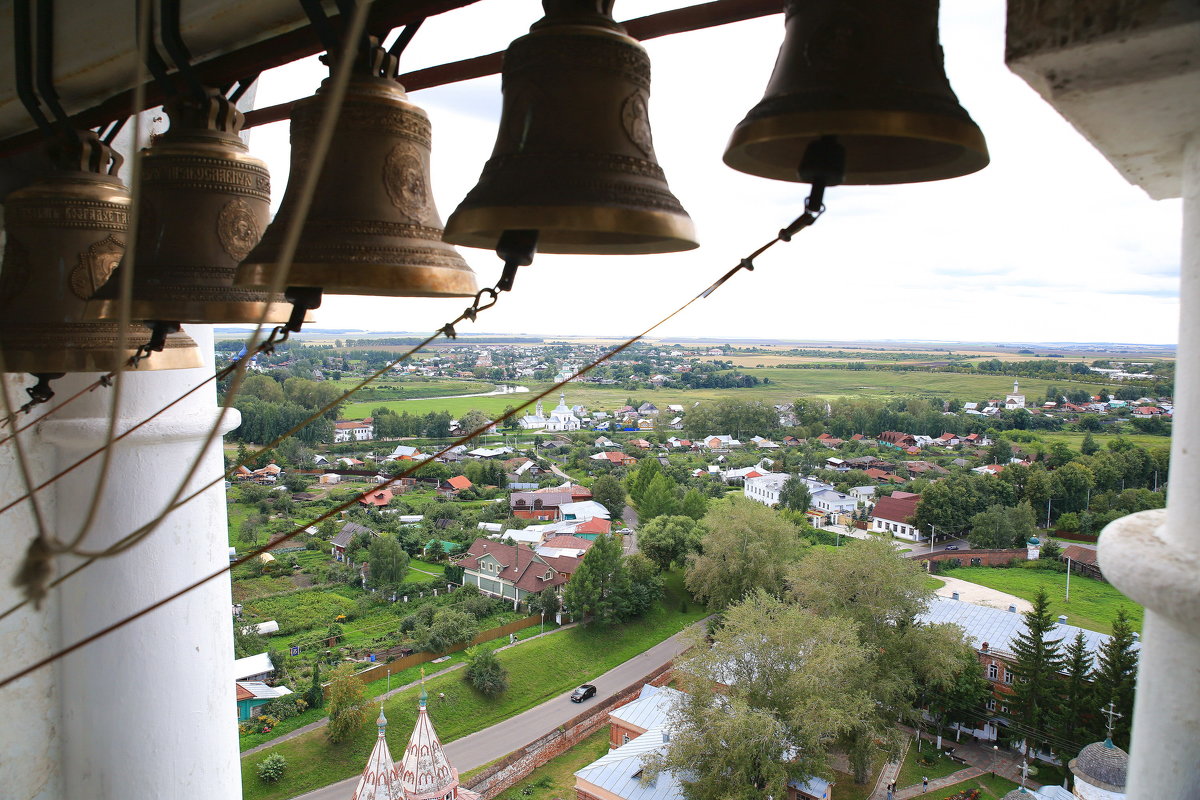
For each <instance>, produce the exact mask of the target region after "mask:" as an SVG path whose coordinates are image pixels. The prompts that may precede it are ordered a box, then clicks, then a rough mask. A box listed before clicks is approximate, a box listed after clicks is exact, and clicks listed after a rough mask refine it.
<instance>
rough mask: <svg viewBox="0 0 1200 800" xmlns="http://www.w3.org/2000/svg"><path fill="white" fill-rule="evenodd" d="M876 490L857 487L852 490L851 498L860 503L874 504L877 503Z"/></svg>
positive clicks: (870, 487)
mask: <svg viewBox="0 0 1200 800" xmlns="http://www.w3.org/2000/svg"><path fill="white" fill-rule="evenodd" d="M875 489H876V487H874V486H855V487H854V488H852V489H851V490H850V496H851V497H853V498H854V499H855V500H857V501H858V502H860V503H873V502H875Z"/></svg>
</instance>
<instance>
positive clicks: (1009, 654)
mask: <svg viewBox="0 0 1200 800" xmlns="http://www.w3.org/2000/svg"><path fill="white" fill-rule="evenodd" d="M918 619H919V620H920V621H921V622H923V623H925V624H928V625H937V624H952V625H958V626H959V627H961V628H962V629H963V631H964V632H965V633H966V635H967V639H968V640H970V642H971V643H972V645H973V646H974V647H975V652H976V655H977V656H978V657H979V662H980V663H981V664H982V665H983V669H984V675H985V676H986V677H987V679H988V680H989V681H990V682H991V685H992V697H991V698H990V699H989V700H988V701H987V703H986V706H987V710H988V711H989V712H992V716H991V718H990V719H988V720H987V721H986V722H985V723H984V724H983V725H981V726H980V727H978V728H975V729H968V728H964V729H963V732H964V733H973V734H974V735H975V736H977V737H979V738H981V739H989V740H991V739H995V738H996V736H997V733H998V732H999V731H1000V730H1001V729H1003V728H1005V727H1007V725H1008V720H1007V719H1006V717H1007V715H1008V713H1009V709H1008V706H1007V700H1008V698H1009V697H1010V696H1011V694H1012V684H1013V681H1014V680H1015V678H1016V676H1015V675H1014V674H1013V672H1012V665H1013V664H1014V663H1015V661H1016V656H1015V655H1014V654H1013V650H1012V647H1013V642H1014V641H1015V640H1016V638H1017V637H1018V636H1020V635H1021V634H1023V633H1025V631H1026V627H1025V616H1024V615H1023V614H1019V613H1017V608H1016V606H1009V607H1008V610H1007V611H1005V610H1003V609H999V608H990V607H988V606H979V605H974V604H972V603H967V602H964V601H962V600H955V599H953V598H949V597H941V596H935V597H934V598H933V599H932V601H931V602H930V605H929V610H928V611H925V612H924V613H922V614H920V615H918ZM1078 633H1083V638H1084V644H1085V646H1086V647H1087V650H1088V652H1089V653H1091V654H1092V656H1093V657H1094V656H1096V655H1097V654H1098V653H1099V651H1100V647H1101V646H1102V645H1103V644H1104V643H1105V642H1106V641H1108V639H1109V637H1108V635H1106V634H1103V633H1097V632H1096V631H1091V630H1088V629H1087V628H1077V627H1075V626H1074V625H1068V624H1067V618H1066V617H1065V616H1060V617H1059V618H1058V623H1057V624H1056V625H1055V626H1054V629H1053V630H1051V631H1048V632H1047V634H1046V641H1056V640H1057V641H1061V642H1062V643H1063V645H1064V646H1065V645H1066V644H1068V643H1069V642H1071V641H1072V640H1074V639H1075V636H1076V634H1078ZM1134 649H1138V650H1140V649H1141V643H1140V642H1135V643H1134ZM1013 738H1015V739H1017V740H1019V739H1020V736H1019V735H1015V736H1014V737H1013Z"/></svg>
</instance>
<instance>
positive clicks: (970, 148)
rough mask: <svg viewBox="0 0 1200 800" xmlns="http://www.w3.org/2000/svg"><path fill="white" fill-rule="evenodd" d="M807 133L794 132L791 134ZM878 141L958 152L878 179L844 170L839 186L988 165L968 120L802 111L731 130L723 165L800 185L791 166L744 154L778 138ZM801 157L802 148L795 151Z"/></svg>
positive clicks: (931, 176) (959, 173)
mask: <svg viewBox="0 0 1200 800" xmlns="http://www.w3.org/2000/svg"><path fill="white" fill-rule="evenodd" d="M797 130H800V131H807V132H805V133H797V132H796V131H797ZM825 135H832V136H880V137H889V138H895V139H914V140H923V141H932V142H937V143H940V144H947V145H954V146H957V147H960V148H961V149H962V152H961V154H960V155H959V156H958V157H957V158H953V159H950V160H948V161H945V162H942V163H940V164H938V165H931V166H929V167H926V168H922V169H919V170H918V169H906V170H897V171H896V172H895V173H876V174H878V175H880V176H881V178H882V179H876V178H872V179H870V180H865V179H863V178H861V177H858V176H856V174H855V173H853V172H849V171H847V173H846V176H845V178H844V179H843V180H842V182H841V183H842V185H873V186H874V185H889V184H897V183H920V182H924V181H935V180H946V179H949V178H960V177H963V176H965V175H970V174H972V173H975V172H978V171H979V170H981V169H983V168H984V167H986V166H987V165H988V164H989V163H990V162H991V157H990V155H989V154H988V149H987V141H986V139H985V138H984V135H983V131H982V130H980V128H979V126H978V125H976V124H975V122H974V121H973V120H971V119H969V118H968V119H965V120H964V119H958V118H955V117H948V116H945V115H942V114H929V113H923V112H916V111H895V110H846V111H803V112H795V113H791V114H779V115H776V116H771V117H765V118H761V119H755V120H750V119H744V120H742V121H741V122H740V123H738V125H737V127H735V128H734V129H733V133H732V134H731V135H730V137H729V143H728V144H727V145H726V146H725V153H724V155H723V156H722V160H723V161H724V162H725V164H726V165H727V166H729V167H731V168H733V169H735V170H737V171H738V172H743V173H746V174H748V175H756V176H758V177H760V178H770V179H773V180H782V181H791V182H794V183H802V182H803V181H802V180H801V178H800V176H799V174H798V173H797V169H798V168H799V166H800V159H799V157H798V158H797V160H796V166H795V167H792V168H790V169H785V168H783V167H779V166H777V165H774V164H770V163H767V162H765V161H762V160H760V159H756V158H751V157H750V156H748V154H747V152H746V149H747V148H748V147H750V146H753V145H756V144H762V143H766V142H771V141H779V140H782V139H789V138H790V139H794V140H797V141H798V142H803V141H814V140H816V139H818V138H820V137H821V136H825ZM797 150H798V151H799V152H800V155H801V156H802V155H803V148H800V147H797Z"/></svg>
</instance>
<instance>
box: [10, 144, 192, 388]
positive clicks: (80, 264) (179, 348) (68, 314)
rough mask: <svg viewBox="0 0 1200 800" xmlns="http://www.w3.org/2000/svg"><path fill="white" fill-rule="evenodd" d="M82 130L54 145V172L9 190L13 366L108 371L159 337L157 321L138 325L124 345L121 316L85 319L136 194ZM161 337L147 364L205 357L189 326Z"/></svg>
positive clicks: (174, 365)
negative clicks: (154, 335)
mask: <svg viewBox="0 0 1200 800" xmlns="http://www.w3.org/2000/svg"><path fill="white" fill-rule="evenodd" d="M76 136H77V138H76V141H73V142H70V143H68V144H67V145H66V146H65V147H64V148H63V149H62V150H60V151H58V152H57V153H56V154H55V158H54V160H55V163H56V166H57V167H58V169H57V170H56V171H55V172H53V173H52V174H50V176H49V177H47V178H45V179H43V180H40V181H38V182H36V183H34V184H31V185H30V186H26V187H24V188H22V189H18V190H16V191H14V192H12V193H11V194H9V195H8V197H6V198H5V199H4V223H5V233H6V237H7V238H6V241H5V245H4V265H3V268H2V269H0V350H2V351H3V354H4V365H5V369H6V370H7V371H9V372H31V373H34V374H44V373H56V372H109V371H112V370H115V369H118V368H120V367H121V366H122V365H123V364H125V363H126V362H127V361H128V360H129V358H130V357H131V356H133V355H134V354H135V352H137V349H138V348H140V347H143V346H146V345H149V344H150V343H151V332H150V329H148V328H147V327H146V326H145V325H141V324H131V325H129V326H128V328H127V329H126V339H125V348H124V349H123V350H117V334H118V331H119V328H118V324H119V323H116V322H112V321H85V320H84V318H83V311H84V305H85V304H86V302H87V301H88V300H89V299H91V297H92V296H93V295H94V294H95V293H96V291H97V290H98V289H99V288H100V287H101V286H103V285H104V283H105V282H106V281H107V280H108V279H109V277H110V276H111V275H112V273H113V270H115V269H116V267H117V264H118V262H120V260H121V257H122V256H123V255H124V253H125V237H126V234H127V232H128V227H129V205H130V199H129V191H128V190H127V189H126V188H125V186H124V185H123V184H122V183H121V181H120V179H119V178H117V176H116V171H117V169H118V168H119V166H120V163H121V159H120V156H118V155H116V154H115V153H113V152H112V151H111V150H110V149H109V148H108V147H107V145H105V144H103V143H102V142H101V141H100V140H99V138H98V137H97V136H96V135H95V134H94V133H92V132H91V131H79V132H78V133H77V134H76ZM110 163H111V164H112V166H111V168H110V167H109V164H110ZM163 345H164V346H163V349H162V351H161V352H156V353H154V354H153V355H152V356H151V357H149V358H147V359H145V360H144V361H141V363H140V365H139V369H184V368H189V367H199V366H201V365H202V360H201V358H200V351H199V349H198V348H197V347H196V343H195V342H193V341H192V339H191V337H189V336H188V335H187V334H184V333H170V334H168V335H167V336H166V339H165V341H164V342H163Z"/></svg>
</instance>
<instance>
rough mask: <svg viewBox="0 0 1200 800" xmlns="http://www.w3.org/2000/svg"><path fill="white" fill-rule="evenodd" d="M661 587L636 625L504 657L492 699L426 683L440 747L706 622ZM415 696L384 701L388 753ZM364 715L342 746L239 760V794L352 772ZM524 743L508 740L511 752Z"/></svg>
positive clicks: (365, 741)
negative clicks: (269, 776) (279, 774)
mask: <svg viewBox="0 0 1200 800" xmlns="http://www.w3.org/2000/svg"><path fill="white" fill-rule="evenodd" d="M667 583H668V591H667V594H666V596H665V597H664V601H663V604H662V605H661V606H660V607H658V608H657V609H655V610H654V611H652V612H651V613H649V614H648V615H647V616H646V617H644V618H642V619H640V620H635V621H633V622H631V623H628V624H626V625H621V626H615V627H613V628H610V629H608V630H597V629H595V628H591V627H576V628H571V629H568V630H566V631H563V632H562V633H559V634H555V635H553V636H546V637H543V638H540V639H535V640H533V641H530V642H527V643H526V644H523V645H521V646H520V647H517V648H514V649H512V650H507V651H505V652H504V653H502V654H501V655H500V662H501V663H502V664H503V665H504V667H505V668H506V669H507V670H508V676H509V687H508V690H507V691H506V692H505V693H504V694H503V695H501V696H500V697H499V698H497V699H494V700H489V699H487V698H485V697H483V696H482V695H480V694H479V693H477V692H476V691H475V690H474V689H472V688H471V686H470V685H469V684H467V683H466V682H465V681H464V679H463V673H462V671H461V670H459V671H456V672H453V673H451V674H449V675H444V676H442V677H440V678H434V679H431V680H429V681H428V682H427V690H428V692H429V694H430V696H431V697H435V698H436V697H437V696H438V693H439V692H444V693H445V695H446V699H445V700H444V701H437V700H435V701H433V702H432V703H431V704H430V708H429V713H430V717H431V718H432V719H433V722H434V724H435V725H436V726H437V731H438V734H439V735H440V736H441V738H442V741H443V742H449V741H453V740H455V739H458V738H460V737H462V736H466V735H467V734H469V733H474V732H475V731H478V730H482V729H483V728H486V727H489V726H491V725H494V724H496V723H497V722H500V721H502V720H505V719H508V718H509V717H511V716H514V715H516V714H519V713H520V712H522V711H525V710H527V709H529V708H532V707H533V706H536V705H538V704H539V703H542V702H544V701H546V700H548V699H550V698H551V697H554V696H556V695H559V694H561V693H563V692H566V691H568V690H569V689H571V688H573V687H574V686H577V685H579V684H580V683H585V682H587V681H588V680H591V679H593V678H595V677H596V676H598V675H600V674H602V673H604V672H606V671H608V670H609V669H611V668H613V667H615V666H616V665H617V664H620V663H622V662H624V661H627V660H629V659H630V658H632V657H634V656H635V655H637V654H639V653H642V652H644V651H645V650H647V649H649V648H650V647H652V646H653V645H655V644H657V643H659V642H661V641H662V640H664V639H666V638H667V637H669V636H670V635H672V634H674V633H676V632H678V631H680V630H682V629H683V628H684V627H686V626H687V625H689V624H691V623H693V622H695V621H697V620H699V619H702V618H703V617H704V616H705V612H704V610H703V609H702V608H701V607H700V606H699V604H697V603H693V602H689V603H688V612H687V613H681V612H680V600H681V598H680V595H679V594H678V592H679V591H680V585H681V583H682V575H681V574H680V573H678V572H676V573H672V574H671V575H669V576H668V581H667ZM393 680H398V681H403V680H404V678H403V677H401V676H397V677H396V678H394V679H393ZM418 692H419V690H418V689H416V688H414V689H409V690H407V691H405V692H401V693H399V694H397V695H396V696H395V697H393V698H392V699H391V700H389V701H388V702H387V703H386V706H385V708H386V713H387V717H388V719H389V720H390V724H389V726H388V744H389V746H390V747H391V749H392V752H393V753H398V752H402V751H403V749H404V746H405V745H406V743H407V742H408V737H409V735H410V734H411V732H412V727H413V724H414V723H415V721H416V713H417V694H418ZM367 717H368V718H367V719H364V722H363V725H362V729H361V730H360V731H359V733H358V734H357V735H356V736H354V737H352V738H351V739H349V740H348V741H345V742H342V743H340V744H337V745H333V744H330V743H329V742H328V741H327V740H326V738H325V734H324V731H314V732H313V733H310V734H307V735H305V736H300V737H297V738H295V739H292V740H290V741H287V742H281V743H280V744H278V745H276V746H274V747H272V748H270V749H269V750H267V751H263V752H261V753H256V754H255V755H253V756H249V757H247V758H244V759H243V760H242V786H243V796H244V797H245V798H246V800H276V799H278V800H282V798H287V797H293V796H295V795H297V794H301V793H303V792H307V791H311V790H312V789H315V788H318V787H320V786H325V785H326V784H329V783H333V782H334V781H337V780H341V779H343V778H348V777H350V776H352V775H355V774H358V773H359V772H361V770H362V768H363V765H364V764H365V763H366V758H367V755H368V754H369V753H370V751H371V748H372V746H373V745H374V741H375V728H374V726H373V725H372V724H371V722H370V720H371V719H373V717H374V715H373V713H372V714H368V715H367ZM522 744H524V742H513V747H514V748H516V747H519V746H521V745H522ZM272 752H277V753H279V754H280V755H282V756H283V757H284V758H285V759H287V763H288V767H287V772H286V774H285V776H284V778H283V780H281V781H280V782H279V783H276V784H265V783H263V782H262V781H260V780H259V779H258V776H257V774H256V773H255V767H256V766H257V764H258V762H260V761H261V760H262V759H263V758H265V757H266V756H267V755H268V754H269V753H272Z"/></svg>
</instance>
